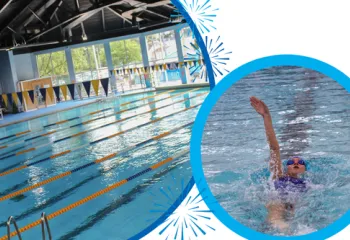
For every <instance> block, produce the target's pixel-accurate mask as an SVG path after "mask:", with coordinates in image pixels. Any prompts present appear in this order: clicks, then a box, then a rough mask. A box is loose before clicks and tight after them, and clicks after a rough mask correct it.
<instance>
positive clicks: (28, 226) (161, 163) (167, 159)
mask: <svg viewBox="0 0 350 240" xmlns="http://www.w3.org/2000/svg"><path fill="white" fill-rule="evenodd" d="M188 154H189V149H186V150H183V151H181V152H180V153H178V154H176V155H174V156H172V157H169V158H166V159H164V160H163V161H161V162H158V163H156V164H154V165H152V166H150V167H149V168H147V169H145V170H143V171H140V172H138V173H136V174H134V175H132V176H130V177H128V178H126V179H123V180H121V181H119V182H116V183H114V184H111V185H110V186H108V187H106V188H104V189H101V190H100V191H98V192H95V193H93V194H91V195H89V196H87V197H85V198H83V199H80V200H79V201H77V202H75V203H72V204H70V205H68V206H66V207H64V208H62V209H60V210H57V211H55V212H53V213H51V214H49V215H47V219H48V220H51V219H53V218H55V217H58V216H60V215H62V214H63V213H65V212H68V211H70V210H72V209H74V208H76V207H79V206H80V205H83V204H84V203H87V202H89V201H91V200H93V199H95V198H97V197H99V196H101V195H103V194H105V193H108V192H110V191H112V190H114V189H116V188H118V187H120V186H122V185H124V184H126V183H127V182H130V181H131V180H134V179H136V178H138V177H140V176H142V175H144V174H146V173H148V172H151V171H153V170H155V169H157V168H159V167H161V166H163V165H165V164H167V163H169V162H171V161H174V160H177V159H179V158H181V157H183V156H185V155H188ZM40 224H41V219H39V220H36V221H35V222H32V223H30V224H28V225H26V226H24V227H22V228H20V229H19V232H20V233H23V232H25V231H27V230H29V229H31V228H34V227H36V226H38V225H40ZM16 235H17V232H16V231H14V232H12V233H11V235H10V237H14V236H16ZM7 239H8V238H7V236H3V237H1V238H0V240H7Z"/></svg>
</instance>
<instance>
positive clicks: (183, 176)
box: [0, 88, 208, 239]
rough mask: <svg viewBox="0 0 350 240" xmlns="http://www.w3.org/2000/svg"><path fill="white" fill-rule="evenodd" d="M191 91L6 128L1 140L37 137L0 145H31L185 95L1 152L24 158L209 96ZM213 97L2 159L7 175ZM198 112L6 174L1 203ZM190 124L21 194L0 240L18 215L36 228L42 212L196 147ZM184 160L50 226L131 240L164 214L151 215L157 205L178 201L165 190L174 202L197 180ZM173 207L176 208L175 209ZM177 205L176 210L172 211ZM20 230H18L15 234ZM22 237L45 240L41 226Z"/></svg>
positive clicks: (74, 234)
mask: <svg viewBox="0 0 350 240" xmlns="http://www.w3.org/2000/svg"><path fill="white" fill-rule="evenodd" d="M189 90H190V89H186V90H177V91H175V92H171V93H166V94H163V95H159V96H155V97H154V98H150V99H147V100H144V101H140V102H136V103H133V104H130V105H127V106H121V105H120V104H122V103H125V102H129V101H133V100H135V99H136V100H137V99H141V98H143V97H145V96H151V95H152V94H154V93H145V94H139V95H133V96H128V97H122V98H117V99H110V100H107V101H105V102H103V103H96V104H91V105H88V106H84V107H80V108H76V109H72V110H69V111H65V112H60V113H57V114H53V115H49V116H45V117H41V118H38V119H34V120H31V121H27V122H24V123H20V124H15V125H11V126H8V127H6V128H0V137H4V136H7V135H11V134H14V133H18V132H21V131H26V130H28V129H30V130H31V131H32V133H30V134H27V135H24V136H21V137H17V138H10V139H7V140H2V141H0V145H1V146H3V145H6V144H11V143H13V142H16V141H19V140H23V139H27V138H29V137H32V136H37V135H38V134H43V133H45V132H47V131H52V130H56V129H57V130H59V129H62V128H65V127H67V126H70V125H74V124H77V123H80V122H82V121H86V120H89V119H93V118H96V117H98V116H107V115H109V114H111V113H113V112H117V111H120V110H123V109H128V108H132V107H135V106H141V105H143V104H146V103H147V102H151V101H155V100H161V99H163V98H166V97H169V96H170V95H172V96H174V95H176V94H180V93H182V94H180V95H179V96H177V97H173V98H168V99H165V100H161V101H158V102H156V103H153V104H148V105H147V106H144V107H140V108H137V109H135V110H132V111H127V112H124V113H122V114H120V115H113V116H110V117H105V118H103V119H100V120H97V121H94V122H92V123H90V124H86V125H82V126H78V127H75V128H71V129H67V130H62V131H58V132H57V133H55V134H52V135H49V136H47V137H41V138H38V139H35V140H32V141H29V142H27V143H26V144H25V145H23V144H19V145H16V146H13V147H9V148H7V149H3V150H0V156H5V155H6V154H8V153H9V152H10V153H11V152H18V151H21V150H23V149H28V148H31V147H37V146H39V145H41V144H45V143H48V142H49V141H54V140H56V139H61V138H63V137H66V136H70V135H72V134H75V133H78V132H81V131H83V130H88V129H91V128H94V127H97V126H101V125H104V124H107V123H110V122H112V121H115V120H117V119H123V118H126V117H128V116H133V115H135V114H138V113H142V112H145V111H147V110H151V109H154V108H158V107H161V106H165V105H170V104H172V103H174V102H175V101H179V100H181V99H187V98H191V97H194V96H197V95H200V94H201V93H207V92H208V89H207V88H202V89H198V90H196V91H192V92H189V93H185V92H187V91H189ZM205 96H206V95H202V96H199V97H196V98H191V99H190V100H186V101H184V102H181V103H175V104H172V105H170V106H168V107H165V108H162V109H160V110H157V111H154V112H151V113H147V114H142V115H139V116H136V117H133V118H131V119H129V120H126V121H122V122H120V123H116V124H112V125H110V126H107V127H100V128H98V129H97V130H94V131H91V132H88V133H87V134H85V135H82V136H79V137H75V138H72V139H67V140H65V141H61V142H58V143H54V144H50V145H49V146H45V147H42V148H39V149H38V150H35V151H32V152H28V153H26V154H23V155H18V156H15V157H10V158H6V159H3V160H0V172H4V171H6V170H8V169H12V168H15V167H18V166H22V165H23V164H28V163H32V162H34V161H37V160H39V159H43V158H45V157H49V156H51V155H53V154H57V153H60V152H62V151H65V150H68V149H72V148H75V147H78V146H81V145H82V144H86V143H88V142H91V141H94V140H97V139H100V138H103V137H105V136H108V135H111V134H114V133H117V132H120V131H125V130H127V129H129V128H132V127H134V126H137V125H140V124H142V123H146V122H149V121H150V120H152V119H155V118H158V117H162V116H166V115H169V114H171V113H174V112H177V111H180V110H182V109H185V108H186V107H190V106H193V105H196V104H199V103H201V102H202V101H203V100H204V99H205ZM108 107H112V108H113V110H110V111H106V112H104V113H101V114H96V115H93V116H91V117H85V118H83V119H78V120H73V121H69V122H67V123H64V124H60V125H55V126H52V127H49V128H46V129H45V130H42V129H43V126H45V125H48V124H51V123H54V122H57V121H61V120H64V119H69V118H72V117H75V116H82V115H86V114H87V113H89V112H93V111H96V110H99V109H104V108H108ZM198 109H199V108H193V109H190V110H188V111H184V112H179V113H178V114H175V115H173V116H171V117H168V118H164V119H163V120H161V121H159V122H157V123H153V124H148V125H145V126H143V127H140V128H137V129H135V130H132V131H129V132H126V133H124V134H122V135H120V136H117V137H114V138H111V139H107V140H105V141H101V142H99V143H97V144H94V145H91V146H88V147H86V148H82V149H80V150H77V151H73V152H71V153H69V154H66V155H63V156H61V157H57V158H54V159H52V160H49V161H45V162H42V163H39V164H37V165H34V166H31V167H28V168H26V169H22V170H20V171H18V172H15V173H12V174H9V175H6V176H2V177H1V176H0V197H3V196H6V195H7V194H10V193H12V192H15V191H18V190H20V189H23V188H25V187H28V186H30V185H33V184H35V183H38V182H40V181H43V180H45V179H48V178H50V177H53V176H56V175H57V174H60V173H62V172H65V171H69V170H72V169H74V168H76V167H79V166H81V165H84V164H86V163H89V162H92V161H94V160H96V159H99V158H102V157H104V156H106V155H109V154H111V153H114V152H118V151H121V150H123V149H125V148H127V147H129V146H131V145H134V144H137V143H139V142H141V141H144V140H146V139H149V138H151V137H154V136H157V135H159V134H161V133H163V132H165V131H169V130H172V129H174V128H176V127H179V126H182V125H185V124H186V123H189V122H191V121H194V118H195V116H196V113H197V111H198ZM190 132H191V126H189V127H186V128H183V129H181V130H179V131H177V132H175V133H173V134H171V135H169V136H166V137H164V138H162V139H160V140H159V141H157V142H151V143H148V144H146V145H143V146H141V147H138V148H136V149H134V150H131V151H129V152H126V153H125V154H121V155H118V156H116V157H114V158H112V159H110V160H107V161H105V162H103V163H101V164H96V165H93V166H90V167H88V168H85V169H82V170H81V171H78V172H76V173H74V174H71V175H68V176H66V177H63V178H61V179H59V180H56V181H53V182H51V183H48V184H46V185H43V186H40V187H37V188H35V189H33V190H31V191H28V192H25V193H23V194H20V195H18V196H16V197H14V198H11V199H8V200H4V201H0V209H1V210H0V237H1V236H4V235H5V234H6V225H5V221H6V220H7V218H8V217H9V216H11V215H12V216H14V217H15V218H16V220H17V223H18V225H19V227H23V226H25V225H27V224H30V223H32V222H34V221H36V220H38V219H39V218H40V214H41V213H42V212H45V213H46V214H50V213H53V212H55V211H57V210H59V209H61V208H63V207H66V206H68V205H69V204H72V203H74V202H76V201H78V200H80V199H82V198H84V197H86V196H89V195H91V194H93V193H95V192H97V191H99V190H101V189H103V188H106V187H107V186H109V185H110V184H113V183H115V182H118V181H120V180H123V179H126V178H128V177H130V176H132V175H133V174H136V173H138V172H140V171H142V170H144V169H147V168H148V167H150V166H151V165H153V164H156V163H157V162H160V161H162V160H164V159H166V158H168V157H171V156H173V155H175V154H177V153H179V152H181V151H183V150H184V149H187V148H188V147H189V141H190ZM188 160H189V159H188V156H187V155H185V156H183V157H181V158H179V159H177V160H175V161H174V162H171V163H169V164H166V165H164V166H162V167H160V168H158V169H156V170H155V171H152V172H148V173H146V174H145V175H143V176H141V177H140V178H136V179H135V180H133V181H130V182H128V183H127V184H125V185H123V186H121V187H119V188H117V189H115V190H113V191H111V192H108V193H106V194H103V195H101V196H99V197H97V198H96V199H94V200H92V201H89V202H87V203H85V204H83V205H80V206H79V207H77V208H74V209H72V210H71V211H68V212H65V213H63V214H62V215H60V216H57V217H55V218H53V219H52V220H50V221H49V223H50V227H51V231H52V234H53V238H54V239H127V238H129V237H132V236H133V235H135V234H136V233H138V232H140V231H142V230H143V229H144V228H146V227H147V226H148V225H150V224H151V223H152V222H153V221H155V220H156V219H157V218H158V217H159V216H161V215H162V213H161V212H151V210H152V209H154V207H155V206H154V204H155V201H156V200H157V201H160V202H162V201H163V202H164V205H165V206H167V205H169V204H172V202H171V201H170V200H169V199H167V198H165V197H164V194H162V190H164V191H165V192H166V193H167V194H168V195H169V197H170V198H171V199H174V200H175V199H176V198H177V197H178V196H179V195H180V193H181V190H182V189H181V184H182V183H181V182H182V181H183V182H185V183H187V182H188V181H189V179H190V177H191V168H190V164H189V161H188ZM169 202H170V203H169ZM169 206H170V205H169ZM12 229H13V228H12ZM22 236H23V239H40V237H41V227H40V226H37V227H34V228H32V229H30V230H28V231H26V232H24V233H23V234H22Z"/></svg>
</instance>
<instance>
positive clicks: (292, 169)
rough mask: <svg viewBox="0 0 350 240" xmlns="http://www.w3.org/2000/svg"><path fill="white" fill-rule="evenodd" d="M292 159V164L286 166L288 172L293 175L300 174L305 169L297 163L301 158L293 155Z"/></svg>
mask: <svg viewBox="0 0 350 240" xmlns="http://www.w3.org/2000/svg"><path fill="white" fill-rule="evenodd" d="M291 160H292V161H294V164H291V165H288V166H287V171H288V173H289V174H292V175H295V174H297V175H298V174H302V173H304V172H305V171H306V168H305V165H303V164H299V160H301V159H300V158H298V157H293V158H292V159H291Z"/></svg>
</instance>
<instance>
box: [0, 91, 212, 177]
mask: <svg viewBox="0 0 350 240" xmlns="http://www.w3.org/2000/svg"><path fill="white" fill-rule="evenodd" d="M205 94H207V93H201V94H198V95H196V96H193V97H190V98H186V99H182V100H179V101H177V102H173V103H172V104H169V105H168V106H171V105H174V104H176V103H181V102H185V101H187V100H189V99H193V98H197V97H200V96H203V95H205ZM168 106H162V107H159V108H155V109H152V110H149V111H146V112H143V113H140V114H136V115H133V116H129V117H126V118H123V119H119V120H116V121H113V122H110V123H107V124H104V125H100V126H97V127H95V128H91V129H88V130H85V131H82V132H79V133H75V134H72V135H70V136H67V137H64V138H61V139H57V140H54V141H52V142H48V143H45V144H42V145H39V146H37V147H35V148H34V147H32V148H28V149H25V150H22V151H19V152H15V153H12V154H9V155H6V156H3V157H0V160H4V159H7V158H10V157H14V156H19V155H22V154H25V153H28V152H32V151H35V150H38V149H40V148H43V147H46V146H48V145H50V144H54V143H58V142H62V141H64V140H68V139H72V138H75V137H79V136H82V135H84V134H87V133H89V132H92V131H95V130H97V129H99V128H102V127H106V126H110V125H113V124H116V123H120V122H123V121H126V120H129V119H131V118H134V117H136V116H140V115H143V114H147V113H151V112H154V111H157V110H159V109H162V108H165V107H168ZM0 176H1V175H0Z"/></svg>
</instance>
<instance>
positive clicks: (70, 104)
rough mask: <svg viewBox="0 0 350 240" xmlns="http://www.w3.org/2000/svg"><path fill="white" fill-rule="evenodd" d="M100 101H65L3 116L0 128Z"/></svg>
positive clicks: (95, 99)
mask: <svg viewBox="0 0 350 240" xmlns="http://www.w3.org/2000/svg"><path fill="white" fill-rule="evenodd" d="M99 101H101V99H100V98H99V99H97V98H93V99H83V100H79V101H67V102H61V103H57V104H56V105H53V106H49V107H46V108H41V109H38V110H34V111H30V112H21V113H17V114H5V115H4V119H3V120H0V127H6V126H9V125H12V124H15V123H20V122H24V121H28V120H32V119H35V118H38V117H43V116H47V115H50V114H53V113H57V112H62V111H66V110H70V109H73V108H77V107H82V106H86V105H89V104H93V103H96V102H99Z"/></svg>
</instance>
